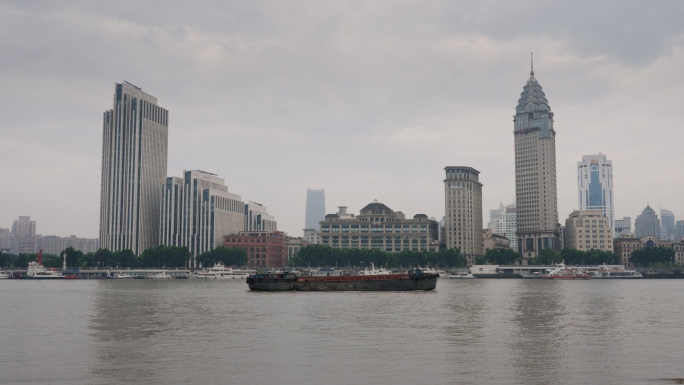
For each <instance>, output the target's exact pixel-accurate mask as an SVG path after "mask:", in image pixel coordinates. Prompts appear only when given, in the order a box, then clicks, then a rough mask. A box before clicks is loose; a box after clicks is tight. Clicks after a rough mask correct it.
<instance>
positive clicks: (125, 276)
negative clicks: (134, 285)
mask: <svg viewBox="0 0 684 385" xmlns="http://www.w3.org/2000/svg"><path fill="white" fill-rule="evenodd" d="M112 279H133V276H132V275H130V274H126V273H119V274H117V275H115V276H113V277H112Z"/></svg>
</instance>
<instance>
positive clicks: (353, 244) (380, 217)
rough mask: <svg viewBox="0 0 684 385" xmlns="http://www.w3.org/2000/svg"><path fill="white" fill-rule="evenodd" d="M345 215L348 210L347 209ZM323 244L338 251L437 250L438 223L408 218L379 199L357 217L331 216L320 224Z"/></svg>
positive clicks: (421, 217) (423, 215) (422, 215)
mask: <svg viewBox="0 0 684 385" xmlns="http://www.w3.org/2000/svg"><path fill="white" fill-rule="evenodd" d="M345 213H346V208H345ZM320 225H321V244H323V245H327V246H330V247H334V248H339V249H377V250H383V251H402V250H413V251H437V250H438V249H439V244H438V242H437V237H438V235H437V231H438V230H437V221H436V220H434V219H429V218H428V216H427V215H425V214H416V215H414V216H413V218H410V219H407V218H406V216H405V215H404V213H402V212H401V211H393V210H392V209H390V208H389V207H387V206H386V205H384V204H383V203H380V202H378V201H377V200H375V201H373V202H372V203H369V204H368V205H366V206H365V207H364V208H363V209H361V213H360V214H359V215H357V216H355V217H350V216H347V217H341V216H340V214H328V215H326V216H325V220H323V221H322V222H321V223H320Z"/></svg>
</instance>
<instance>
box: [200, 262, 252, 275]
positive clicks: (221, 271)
mask: <svg viewBox="0 0 684 385" xmlns="http://www.w3.org/2000/svg"><path fill="white" fill-rule="evenodd" d="M254 272H255V271H254V270H236V269H233V268H226V267H225V266H224V265H223V264H222V263H221V262H219V263H217V264H215V265H214V266H213V267H210V268H209V269H208V270H201V271H197V272H195V274H193V275H192V278H204V279H245V278H247V277H249V275H250V274H254Z"/></svg>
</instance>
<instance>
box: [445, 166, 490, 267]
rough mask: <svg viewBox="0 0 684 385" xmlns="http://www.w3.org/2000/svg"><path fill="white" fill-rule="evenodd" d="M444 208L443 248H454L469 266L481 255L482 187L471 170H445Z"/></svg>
mask: <svg viewBox="0 0 684 385" xmlns="http://www.w3.org/2000/svg"><path fill="white" fill-rule="evenodd" d="M444 170H445V171H446V179H444V205H445V213H446V224H445V234H446V242H445V243H446V247H447V248H449V249H451V248H458V249H459V250H461V254H463V256H464V257H466V259H467V260H468V263H470V264H471V265H472V264H474V262H475V258H476V257H479V256H482V255H484V248H483V246H484V243H483V242H484V240H483V234H482V183H480V181H479V175H480V172H479V171H477V170H476V169H474V168H472V167H461V166H458V167H457V166H448V167H445V168H444Z"/></svg>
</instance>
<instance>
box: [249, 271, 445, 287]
mask: <svg viewBox="0 0 684 385" xmlns="http://www.w3.org/2000/svg"><path fill="white" fill-rule="evenodd" d="M438 278H439V275H438V274H429V273H425V272H423V271H422V270H419V269H416V270H410V271H409V272H408V273H407V274H390V275H371V276H367V275H346V276H330V277H298V276H296V275H294V274H291V273H263V274H254V275H251V276H250V277H248V278H247V285H249V289H250V290H253V291H414V290H434V289H435V287H436V286H437V279H438Z"/></svg>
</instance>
